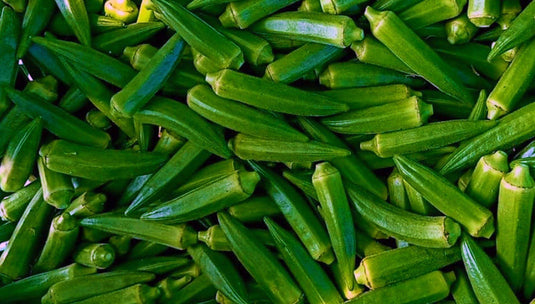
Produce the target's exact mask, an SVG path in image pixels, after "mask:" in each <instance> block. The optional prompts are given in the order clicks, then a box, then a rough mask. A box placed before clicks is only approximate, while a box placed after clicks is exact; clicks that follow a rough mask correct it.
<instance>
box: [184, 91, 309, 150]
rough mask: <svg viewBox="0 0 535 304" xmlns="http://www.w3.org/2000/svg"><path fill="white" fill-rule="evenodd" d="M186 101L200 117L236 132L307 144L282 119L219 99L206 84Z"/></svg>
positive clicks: (302, 136) (190, 92) (240, 104)
mask: <svg viewBox="0 0 535 304" xmlns="http://www.w3.org/2000/svg"><path fill="white" fill-rule="evenodd" d="M187 102H188V106H189V107H190V108H191V109H192V110H194V111H195V112H197V113H198V114H200V115H201V116H203V117H205V118H206V119H208V120H211V121H213V122H215V123H217V124H219V125H221V126H224V127H226V128H229V129H231V130H234V131H237V132H242V133H245V134H249V135H255V136H259V137H265V138H274V139H281V140H286V141H299V142H306V141H308V137H307V136H305V135H304V134H302V133H300V132H299V131H297V130H295V129H294V128H292V127H291V126H290V125H289V124H288V123H287V122H285V121H284V120H283V119H280V118H278V117H275V116H273V115H271V114H270V113H266V112H263V111H261V110H258V109H255V108H252V107H249V106H247V105H245V104H242V103H240V102H236V101H232V100H227V99H224V98H221V97H219V96H217V95H216V94H214V92H213V91H212V89H211V88H210V87H209V86H207V85H197V86H194V87H193V88H191V89H190V90H189V91H188V96H187Z"/></svg>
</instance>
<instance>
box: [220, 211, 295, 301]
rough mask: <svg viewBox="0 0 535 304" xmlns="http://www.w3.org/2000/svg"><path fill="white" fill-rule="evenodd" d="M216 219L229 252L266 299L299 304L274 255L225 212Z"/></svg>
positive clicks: (283, 270) (293, 285) (287, 277)
mask: <svg viewBox="0 0 535 304" xmlns="http://www.w3.org/2000/svg"><path fill="white" fill-rule="evenodd" d="M217 216H218V220H219V224H220V225H221V228H223V231H224V232H225V235H226V236H227V239H228V240H229V243H230V247H231V248H232V251H233V252H234V254H235V255H236V256H237V257H238V260H239V261H240V262H241V264H242V265H243V266H244V267H245V269H247V271H248V272H249V274H251V276H252V277H253V278H254V279H255V281H256V282H257V283H258V284H260V286H262V287H263V289H264V290H265V291H266V293H267V295H268V297H269V298H270V299H271V300H272V301H274V302H275V303H301V302H302V300H303V293H302V292H301V290H299V288H298V287H297V285H296V284H295V282H294V281H293V280H292V278H291V277H290V274H288V272H287V271H286V270H285V269H284V268H283V267H282V265H281V264H280V262H279V261H278V260H277V259H276V258H275V256H274V255H273V254H272V253H271V252H269V251H268V249H267V248H266V247H264V246H263V245H262V244H261V243H260V242H259V241H258V240H257V239H256V238H255V237H254V235H253V234H252V233H251V232H250V231H249V230H248V229H247V228H245V227H244V226H243V225H242V224H241V223H240V222H239V221H238V220H236V219H234V218H232V217H231V216H230V215H228V214H227V213H224V212H220V213H218V214H217Z"/></svg>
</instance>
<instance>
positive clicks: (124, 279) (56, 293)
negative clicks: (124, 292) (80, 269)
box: [41, 271, 155, 304]
mask: <svg viewBox="0 0 535 304" xmlns="http://www.w3.org/2000/svg"><path fill="white" fill-rule="evenodd" d="M154 278H155V275H154V274H152V273H147V272H134V271H110V272H104V273H98V274H91V275H87V276H82V277H76V278H73V279H70V280H65V281H61V282H59V283H56V284H54V285H52V286H51V287H50V289H48V292H47V293H46V295H45V296H44V297H43V298H42V299H41V301H42V303H44V304H63V303H72V302H75V301H80V300H83V299H87V298H90V297H93V296H97V295H101V294H104V293H107V292H111V291H115V290H119V289H122V288H125V287H128V286H132V285H135V284H139V283H146V282H150V281H152V280H154Z"/></svg>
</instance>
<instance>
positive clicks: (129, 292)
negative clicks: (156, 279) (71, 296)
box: [75, 284, 160, 304]
mask: <svg viewBox="0 0 535 304" xmlns="http://www.w3.org/2000/svg"><path fill="white" fill-rule="evenodd" d="M159 297H160V290H159V289H158V288H157V287H151V286H149V285H146V284H136V285H132V286H129V287H125V288H122V289H118V290H115V291H112V292H108V293H104V294H101V295H97V296H94V297H91V298H87V299H83V300H81V301H76V302H75V303H77V304H99V303H106V302H108V301H110V302H109V303H132V304H150V303H154V301H156V300H157V299H158V298H159Z"/></svg>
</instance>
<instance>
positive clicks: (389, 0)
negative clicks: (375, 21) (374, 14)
mask: <svg viewBox="0 0 535 304" xmlns="http://www.w3.org/2000/svg"><path fill="white" fill-rule="evenodd" d="M420 2H422V0H408V1H407V0H377V1H375V2H374V3H373V4H372V7H373V8H374V9H376V10H380V11H393V12H395V13H399V12H401V11H403V10H405V9H407V8H409V7H411V6H414V5H416V4H418V3H420Z"/></svg>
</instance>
